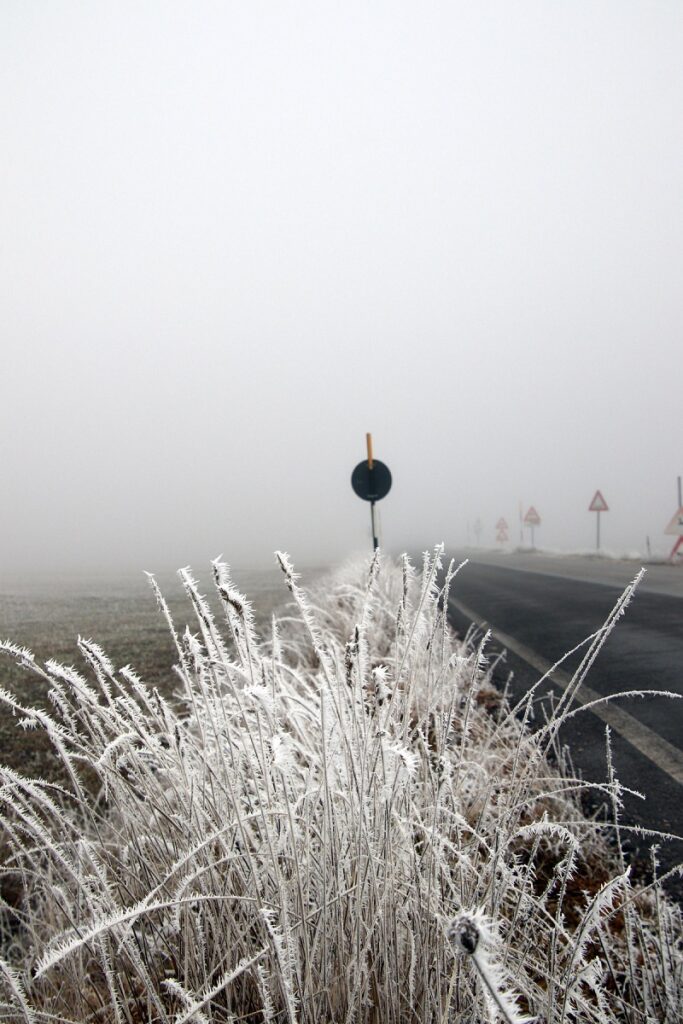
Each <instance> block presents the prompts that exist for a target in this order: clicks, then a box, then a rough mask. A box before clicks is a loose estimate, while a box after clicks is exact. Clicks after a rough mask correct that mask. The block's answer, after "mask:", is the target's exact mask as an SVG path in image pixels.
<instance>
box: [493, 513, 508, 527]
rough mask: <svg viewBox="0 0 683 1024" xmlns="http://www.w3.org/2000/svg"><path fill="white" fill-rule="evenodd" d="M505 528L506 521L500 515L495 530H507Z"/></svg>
mask: <svg viewBox="0 0 683 1024" xmlns="http://www.w3.org/2000/svg"><path fill="white" fill-rule="evenodd" d="M507 528H508V524H507V521H506V520H505V519H503V517H502V516H501V517H500V519H499V520H498V522H497V523H496V529H497V530H507Z"/></svg>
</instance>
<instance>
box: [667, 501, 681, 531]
mask: <svg viewBox="0 0 683 1024" xmlns="http://www.w3.org/2000/svg"><path fill="white" fill-rule="evenodd" d="M664 533H669V534H671V536H672V537H683V505H682V506H681V507H680V508H679V510H678V512H677V513H676V515H675V516H674V517H673V519H672V520H671V522H670V523H669V525H668V526H667V528H666V530H665V531H664Z"/></svg>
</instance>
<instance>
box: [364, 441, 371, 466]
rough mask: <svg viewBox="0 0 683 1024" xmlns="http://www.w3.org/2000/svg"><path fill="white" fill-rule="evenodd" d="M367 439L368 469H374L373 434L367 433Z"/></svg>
mask: <svg viewBox="0 0 683 1024" xmlns="http://www.w3.org/2000/svg"><path fill="white" fill-rule="evenodd" d="M365 440H366V442H367V446H368V469H372V434H366V435H365Z"/></svg>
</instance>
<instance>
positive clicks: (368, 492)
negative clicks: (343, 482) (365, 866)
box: [351, 459, 391, 501]
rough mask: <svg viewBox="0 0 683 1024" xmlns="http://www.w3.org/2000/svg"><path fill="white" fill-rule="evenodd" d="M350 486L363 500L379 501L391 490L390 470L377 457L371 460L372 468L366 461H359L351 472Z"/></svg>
mask: <svg viewBox="0 0 683 1024" xmlns="http://www.w3.org/2000/svg"><path fill="white" fill-rule="evenodd" d="M351 486H352V487H353V489H354V491H355V492H356V494H357V495H358V497H359V498H362V499H363V501H380V500H381V499H382V498H386V496H387V494H388V493H389V491H390V490H391V471H390V470H389V467H388V466H385V465H384V463H383V462H380V461H379V459H373V460H372V469H369V468H368V464H367V462H359V463H358V465H357V466H356V468H355V469H354V471H353V473H352V474H351Z"/></svg>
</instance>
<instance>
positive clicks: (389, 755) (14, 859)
mask: <svg viewBox="0 0 683 1024" xmlns="http://www.w3.org/2000/svg"><path fill="white" fill-rule="evenodd" d="M440 556H441V553H440V551H439V550H438V549H437V550H436V551H435V553H434V554H433V555H431V556H430V555H425V557H424V562H423V565H422V567H421V571H416V570H415V569H414V568H413V567H412V565H411V564H410V562H409V561H408V560H407V559H406V558H404V559H403V560H402V563H401V565H400V566H398V567H395V566H392V565H390V564H388V563H385V562H384V561H383V560H381V559H379V558H378V557H376V558H375V559H374V560H373V561H372V563H371V564H370V565H369V566H358V565H355V566H350V567H348V568H347V569H346V570H344V571H340V572H338V573H336V574H335V575H333V576H331V577H330V578H328V579H327V580H325V581H324V583H323V584H321V585H319V586H318V588H317V589H316V591H315V592H314V593H313V594H312V595H311V596H310V597H306V596H305V595H304V593H303V592H302V590H301V589H300V587H299V583H298V580H297V576H296V574H295V573H294V571H293V569H292V567H291V565H290V563H289V561H288V559H287V557H286V556H284V555H280V556H278V558H279V562H280V565H281V568H282V571H283V573H284V579H285V582H286V584H287V586H288V588H289V590H290V592H291V595H292V597H293V603H292V610H291V613H288V614H287V615H284V616H281V617H280V619H279V621H277V622H276V621H274V622H273V626H272V630H271V632H270V635H269V636H268V637H267V638H260V637H259V636H257V635H256V629H255V626H254V620H253V617H252V612H251V609H250V607H249V605H248V603H247V601H246V600H245V598H244V597H243V596H242V595H241V594H239V593H238V592H237V591H236V590H235V588H234V586H233V584H232V582H231V578H230V573H229V570H228V567H227V566H226V565H224V564H222V563H220V562H216V563H214V565H213V577H214V584H215V587H216V590H217V594H218V597H219V598H220V602H221V605H222V610H223V615H224V621H223V622H222V624H220V625H219V624H218V622H217V621H216V620H215V618H214V616H213V615H212V613H211V610H210V608H209V605H208V603H207V601H206V600H205V599H204V598H203V597H202V595H201V594H200V591H199V588H198V585H197V584H196V583H195V581H194V580H193V578H192V577H191V576H190V574H189V573H188V572H186V571H183V572H182V573H181V577H182V580H183V583H184V586H185V589H186V592H187V595H188V598H189V600H190V602H191V604H192V606H193V609H194V613H195V616H196V623H195V626H194V630H195V631H194V632H192V631H190V630H189V629H186V630H185V632H184V633H183V634H182V635H179V634H177V632H176V629H175V627H174V625H173V623H172V622H171V619H170V615H169V614H168V609H167V608H166V605H165V603H164V599H163V596H162V595H161V593H160V592H159V590H158V588H156V585H155V583H154V581H153V580H152V585H153V587H155V590H156V595H157V599H158V602H159V604H160V607H161V609H162V611H163V612H164V614H166V615H167V617H168V622H169V627H170V629H171V632H172V635H173V638H174V642H175V645H176V650H177V658H178V664H177V666H176V672H177V675H178V698H177V700H174V701H172V702H171V701H169V700H167V699H164V698H163V697H162V696H161V695H160V694H159V692H158V691H157V690H155V689H154V688H149V687H147V686H145V684H144V683H143V682H142V681H141V680H140V679H138V677H137V676H136V675H135V673H134V672H133V671H132V670H131V669H130V668H129V667H124V668H121V669H119V670H116V669H115V667H114V666H113V665H112V664H111V663H110V661H109V660H108V658H107V656H106V654H105V653H104V652H103V651H102V650H101V649H100V648H99V647H98V646H97V645H96V644H95V643H94V642H92V641H85V640H81V641H80V642H79V647H80V651H81V654H82V655H83V658H84V660H85V664H86V669H87V673H85V674H82V673H81V672H78V671H76V670H75V669H74V668H70V667H66V666H63V665H59V664H57V663H55V662H47V663H46V664H45V665H39V664H38V663H37V662H36V661H35V659H33V657H32V656H31V654H30V653H29V652H28V651H25V650H20V649H17V648H15V647H13V645H12V644H10V643H6V644H3V645H2V647H3V648H4V649H5V651H7V652H9V653H10V654H12V655H14V656H15V657H16V658H17V659H18V660H19V661H20V662H21V663H22V664H23V665H25V666H26V668H27V669H29V670H30V671H32V672H35V673H37V674H38V676H40V677H41V678H42V680H43V681H44V684H45V686H46V687H47V688H48V690H49V694H50V699H51V702H52V710H51V712H50V713H49V714H48V713H46V712H45V711H43V710H40V709H33V708H30V707H26V706H21V705H20V704H19V703H18V702H17V700H16V699H15V698H14V697H13V696H12V695H11V694H9V693H6V692H5V693H3V694H2V700H3V702H4V706H5V708H6V709H9V710H11V712H12V713H13V714H14V715H16V716H17V719H18V724H21V725H24V726H25V727H27V728H29V727H30V728H38V729H41V730H44V731H45V732H46V734H47V735H48V737H49V738H50V741H51V743H52V744H53V746H54V749H55V751H56V754H57V756H58V757H59V758H60V760H61V763H62V765H63V768H64V772H65V778H66V779H67V780H68V781H67V782H65V783H64V784H58V783H56V782H50V781H46V780H41V779H30V778H25V777H23V776H22V775H21V774H19V773H18V772H16V771H13V770H10V769H9V768H5V769H2V770H0V795H1V798H2V800H1V804H2V811H1V819H0V820H1V821H2V828H3V839H2V843H3V868H2V872H3V881H4V883H5V887H4V891H5V892H9V891H12V892H13V893H14V894H15V898H14V900H13V902H12V905H10V904H9V903H8V902H6V903H5V906H4V908H3V933H2V958H1V959H0V1018H1V1019H3V1020H11V1021H35V1022H42V1021H79V1022H83V1021H93V1022H95V1021H107V1022H109V1021H116V1022H122V1024H123V1022H128V1024H132V1022H138V1021H150V1022H151V1021H154V1022H168V1024H171V1022H173V1024H180V1022H181V1021H195V1022H206V1021H211V1022H219V1021H220V1022H228V1021H250V1022H256V1024H258V1022H260V1021H283V1022H285V1021H289V1022H294V1021H301V1022H324V1021H346V1022H377V1024H380V1022H382V1024H385V1022H386V1024H392V1022H394V1024H399V1022H401V1024H402V1022H404V1021H411V1022H420V1024H422V1022H425V1024H426V1022H428V1021H435V1022H436V1021H438V1022H446V1021H457V1022H463V1024H465V1022H474V1021H488V1020H490V1021H493V1020H510V1021H514V1020H522V1019H525V1018H527V1017H532V1018H536V1019H538V1020H539V1021H548V1022H550V1021H552V1022H558V1024H559V1022H563V1021H567V1022H570V1021H571V1022H574V1021H587V1022H596V1024H598V1022H601V1024H609V1022H613V1021H629V1022H640V1021H663V1022H667V1024H673V1022H674V1021H678V1020H679V1019H680V1018H679V1012H680V1010H679V1008H680V1005H681V996H682V994H683V961H682V959H681V949H680V937H681V919H680V912H679V910H678V909H677V908H675V907H673V906H672V905H670V904H669V903H668V902H667V901H666V899H665V898H664V896H663V895H662V893H661V891H660V887H659V885H658V884H653V885H651V886H649V887H645V886H642V885H638V884H636V883H635V882H634V881H633V879H632V878H631V877H630V873H629V869H628V867H627V865H626V863H625V861H624V855H623V853H622V851H621V847H620V844H619V837H620V835H621V833H622V832H623V829H624V826H623V825H621V824H620V822H619V807H620V795H621V792H622V790H621V789H620V786H619V784H618V782H617V780H616V779H615V778H614V777H613V773H612V771H611V769H610V770H609V772H608V778H607V780H606V782H605V784H604V786H602V787H598V788H599V789H601V790H602V792H603V793H604V796H605V799H606V801H607V802H608V803H609V804H610V806H611V807H612V808H613V815H614V825H613V826H612V828H611V833H612V836H613V837H616V845H614V844H610V843H609V842H608V831H610V830H608V828H607V826H605V825H603V824H600V823H599V822H596V821H595V820H587V819H585V818H584V816H583V815H582V814H581V811H580V809H579V804H578V794H579V793H580V792H581V790H582V788H584V787H585V784H584V783H582V782H581V780H579V779H575V778H573V777H571V775H570V774H569V773H568V771H566V770H565V771H564V772H563V771H562V770H561V769H556V768H552V767H551V766H550V764H549V761H548V757H547V755H548V752H549V751H550V750H551V749H553V748H554V747H555V746H556V743H557V731H558V728H559V725H560V723H561V722H562V720H563V718H564V717H565V716H566V715H568V714H572V713H573V712H574V707H573V705H572V703H571V694H569V695H565V696H564V697H563V698H562V700H561V701H560V702H559V704H558V705H557V706H556V707H555V708H554V709H552V710H551V711H549V712H548V715H547V719H546V720H545V722H544V724H543V726H542V727H541V728H537V729H536V730H535V731H534V732H531V730H530V729H529V728H528V724H527V723H528V719H529V716H530V714H531V710H532V705H533V701H534V694H533V693H532V694H530V695H529V697H528V698H527V700H526V701H525V703H524V704H523V705H522V706H520V707H517V708H511V707H509V705H508V703H507V702H506V700H505V697H504V695H501V694H499V693H498V691H496V690H495V689H494V688H493V687H492V685H491V683H490V679H489V674H490V665H489V664H488V663H487V661H486V648H485V641H484V642H482V643H481V644H479V645H478V646H473V645H472V644H467V643H463V642H461V641H459V640H457V639H456V638H455V637H454V636H453V634H452V633H451V630H450V628H449V626H448V624H447V621H446V615H445V611H444V610H445V609H446V608H447V599H448V593H449V588H450V587H451V584H452V583H453V580H454V576H455V574H456V569H455V567H454V566H453V565H452V564H451V565H450V566H449V567H448V569H447V570H446V572H445V574H442V573H440V571H439V570H440V568H441V567H440V561H439V560H440ZM628 596H629V594H628V592H627V594H626V596H625V598H624V599H623V601H622V602H620V604H619V605H618V606H617V608H616V609H615V611H614V614H613V616H611V617H610V620H609V621H608V623H607V624H606V625H605V628H604V629H603V630H601V631H600V633H599V634H598V635H596V636H595V637H593V638H591V640H590V641H589V643H588V645H587V649H586V653H585V657H584V659H583V662H582V665H581V667H580V669H579V670H578V671H577V675H576V679H575V682H576V685H577V686H578V685H580V681H581V679H582V677H583V674H584V672H585V670H586V669H587V667H588V666H589V665H590V663H591V661H592V659H593V658H594V655H595V653H596V651H597V648H598V646H599V644H600V643H601V642H602V640H603V639H604V637H605V636H606V635H607V633H608V631H609V629H611V628H612V625H613V624H614V621H616V618H617V617H618V615H619V614H621V611H623V607H624V605H625V603H626V601H627V600H628ZM608 750H609V744H608ZM9 883H11V885H10V884H9Z"/></svg>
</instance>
